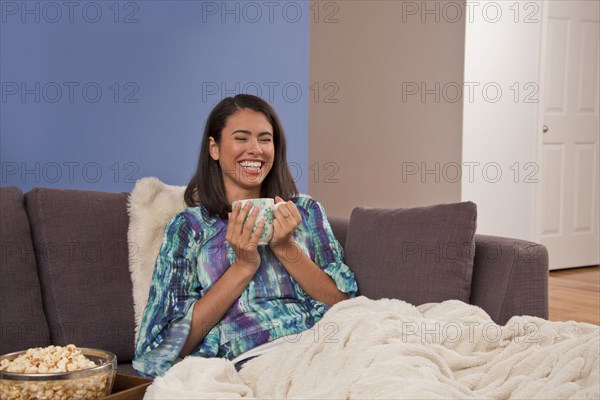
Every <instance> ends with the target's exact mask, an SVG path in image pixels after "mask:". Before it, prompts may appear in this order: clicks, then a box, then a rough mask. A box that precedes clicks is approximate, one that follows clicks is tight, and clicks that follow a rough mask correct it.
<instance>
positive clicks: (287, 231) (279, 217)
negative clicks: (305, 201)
mask: <svg viewBox="0 0 600 400" xmlns="http://www.w3.org/2000/svg"><path fill="white" fill-rule="evenodd" d="M282 202H284V200H283V199H282V198H281V197H279V196H275V204H278V203H282ZM273 216H274V217H275V220H274V221H273V238H272V239H271V241H270V242H269V247H271V249H274V248H275V247H280V246H287V245H289V244H292V243H294V239H293V235H294V231H295V230H296V228H297V227H298V225H300V223H301V222H302V217H301V216H300V212H299V211H298V209H297V208H296V205H295V204H294V203H293V202H292V201H287V202H284V204H282V205H280V206H279V207H278V208H277V210H275V212H274V213H273Z"/></svg>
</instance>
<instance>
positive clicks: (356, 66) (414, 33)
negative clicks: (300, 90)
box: [308, 1, 465, 216]
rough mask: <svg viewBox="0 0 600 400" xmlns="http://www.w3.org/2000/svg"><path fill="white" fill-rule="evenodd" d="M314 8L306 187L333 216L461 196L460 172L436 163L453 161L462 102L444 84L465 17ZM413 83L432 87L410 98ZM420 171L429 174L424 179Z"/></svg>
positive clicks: (403, 8)
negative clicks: (423, 93) (422, 93)
mask: <svg viewBox="0 0 600 400" xmlns="http://www.w3.org/2000/svg"><path fill="white" fill-rule="evenodd" d="M436 3H437V2H436ZM318 4H319V9H318V11H319V12H318V13H316V12H315V10H314V9H313V14H312V19H311V26H310V67H309V73H310V76H309V84H310V85H312V86H311V87H312V92H311V93H312V97H311V99H310V101H309V151H308V154H309V163H308V164H309V171H308V172H309V175H308V187H309V193H310V194H311V195H312V196H313V197H314V198H316V199H318V200H320V201H321V202H322V203H323V205H324V206H325V209H326V210H327V213H328V214H329V215H337V216H349V215H350V213H351V212H352V209H353V208H354V207H356V206H371V207H414V206H422V205H428V204H435V203H447V202H457V201H460V195H461V188H460V177H459V178H458V180H455V179H454V175H455V174H454V173H452V172H453V170H452V168H447V169H444V168H445V167H448V166H449V165H452V164H448V163H459V164H460V162H461V148H462V99H460V98H459V99H458V100H455V99H454V97H455V95H454V92H452V90H450V89H452V87H455V86H456V85H461V84H462V82H463V71H464V49H465V23H464V13H463V17H462V18H459V20H455V19H454V17H453V15H454V14H451V11H452V10H445V11H444V10H442V9H440V11H439V12H438V15H437V16H436V15H435V13H434V14H426V13H423V12H424V11H425V10H422V9H420V8H418V9H416V10H415V8H414V7H415V6H416V7H421V6H422V4H423V3H421V2H402V1H343V2H341V1H338V2H335V3H332V2H321V3H318ZM332 4H334V5H335V7H334V6H331V5H332ZM439 4H440V3H438V5H439ZM455 4H459V3H455ZM463 5H464V3H463ZM326 7H328V8H326ZM462 11H464V6H463V8H462ZM436 19H437V21H436ZM336 20H337V21H336ZM423 20H424V22H423ZM436 82H439V84H440V90H439V91H437V94H438V96H439V97H438V98H436V93H435V87H436V86H435V85H436ZM328 83H329V85H327V84H328ZM422 83H423V84H424V85H426V87H427V88H428V89H433V92H432V93H431V94H427V95H426V96H425V97H424V98H422V97H421V93H417V94H414V95H410V94H409V92H408V88H409V87H410V88H414V87H415V85H416V87H418V88H419V90H420V88H421V84H422ZM444 86H446V87H447V88H448V89H449V90H448V91H447V92H446V93H444V92H443V90H442V88H443V87H444ZM317 89H318V90H317ZM336 101H337V102H336ZM414 168H417V170H416V173H414V174H408V172H409V171H410V170H411V169H414ZM436 168H437V172H435V171H436ZM425 169H428V170H431V171H433V172H432V173H429V174H426V175H424V176H423V175H422V174H421V173H422V172H423V171H424V170H425ZM403 170H404V172H406V174H403ZM445 177H446V178H445Z"/></svg>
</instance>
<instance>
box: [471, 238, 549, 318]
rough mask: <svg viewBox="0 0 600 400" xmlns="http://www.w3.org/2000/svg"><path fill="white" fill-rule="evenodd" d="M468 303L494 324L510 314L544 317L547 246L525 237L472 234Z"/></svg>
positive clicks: (546, 293) (546, 309) (546, 312)
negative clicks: (473, 246)
mask: <svg viewBox="0 0 600 400" xmlns="http://www.w3.org/2000/svg"><path fill="white" fill-rule="evenodd" d="M470 303H471V304H474V305H477V306H479V307H481V308H483V309H484V310H485V311H486V312H487V313H488V314H489V315H490V317H491V318H492V319H493V320H494V321H495V322H496V323H498V324H501V325H504V324H505V323H506V321H508V320H509V319H510V318H511V317H512V316H514V315H531V316H536V317H540V318H545V319H547V318H548V250H547V249H546V247H545V246H543V245H541V244H538V243H533V242H528V241H525V240H518V239H508V238H502V237H497V236H486V235H475V261H474V265H473V279H472V283H471V300H470Z"/></svg>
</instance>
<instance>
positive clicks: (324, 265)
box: [308, 200, 358, 312]
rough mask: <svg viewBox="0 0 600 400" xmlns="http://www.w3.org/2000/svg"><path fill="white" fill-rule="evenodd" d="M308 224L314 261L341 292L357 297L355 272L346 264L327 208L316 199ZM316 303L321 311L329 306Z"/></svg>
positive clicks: (310, 208) (312, 205)
mask: <svg viewBox="0 0 600 400" xmlns="http://www.w3.org/2000/svg"><path fill="white" fill-rule="evenodd" d="M308 224H309V230H310V238H311V242H312V245H313V248H314V251H315V255H314V260H313V261H314V262H315V264H316V265H317V266H319V267H320V268H321V269H322V270H323V271H324V272H325V273H326V274H327V275H329V276H330V277H331V279H333V281H334V282H335V284H336V286H337V288H338V289H339V290H340V291H341V292H344V293H346V294H348V296H349V297H350V298H353V297H356V294H357V292H358V286H357V284H356V279H355V278H354V273H353V272H352V270H351V269H350V268H349V267H348V266H347V265H346V264H344V249H343V247H342V245H341V244H340V243H339V242H338V240H337V239H336V237H335V235H334V234H333V231H332V229H331V225H330V224H329V220H328V219H327V215H326V213H325V209H324V208H323V206H322V205H321V204H320V203H319V202H318V201H316V200H312V201H311V204H310V207H309V218H308ZM314 305H315V307H316V308H317V309H318V310H319V311H320V312H325V311H326V309H327V308H328V307H327V305H326V304H325V303H322V302H318V301H315V304H314Z"/></svg>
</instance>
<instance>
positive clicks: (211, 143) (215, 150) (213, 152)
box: [208, 136, 219, 161]
mask: <svg viewBox="0 0 600 400" xmlns="http://www.w3.org/2000/svg"><path fill="white" fill-rule="evenodd" d="M208 152H209V153H210V156H211V157H212V159H213V160H215V161H217V160H218V159H219V145H218V144H217V142H216V141H215V139H214V138H213V137H212V136H210V137H209V138H208Z"/></svg>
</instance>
